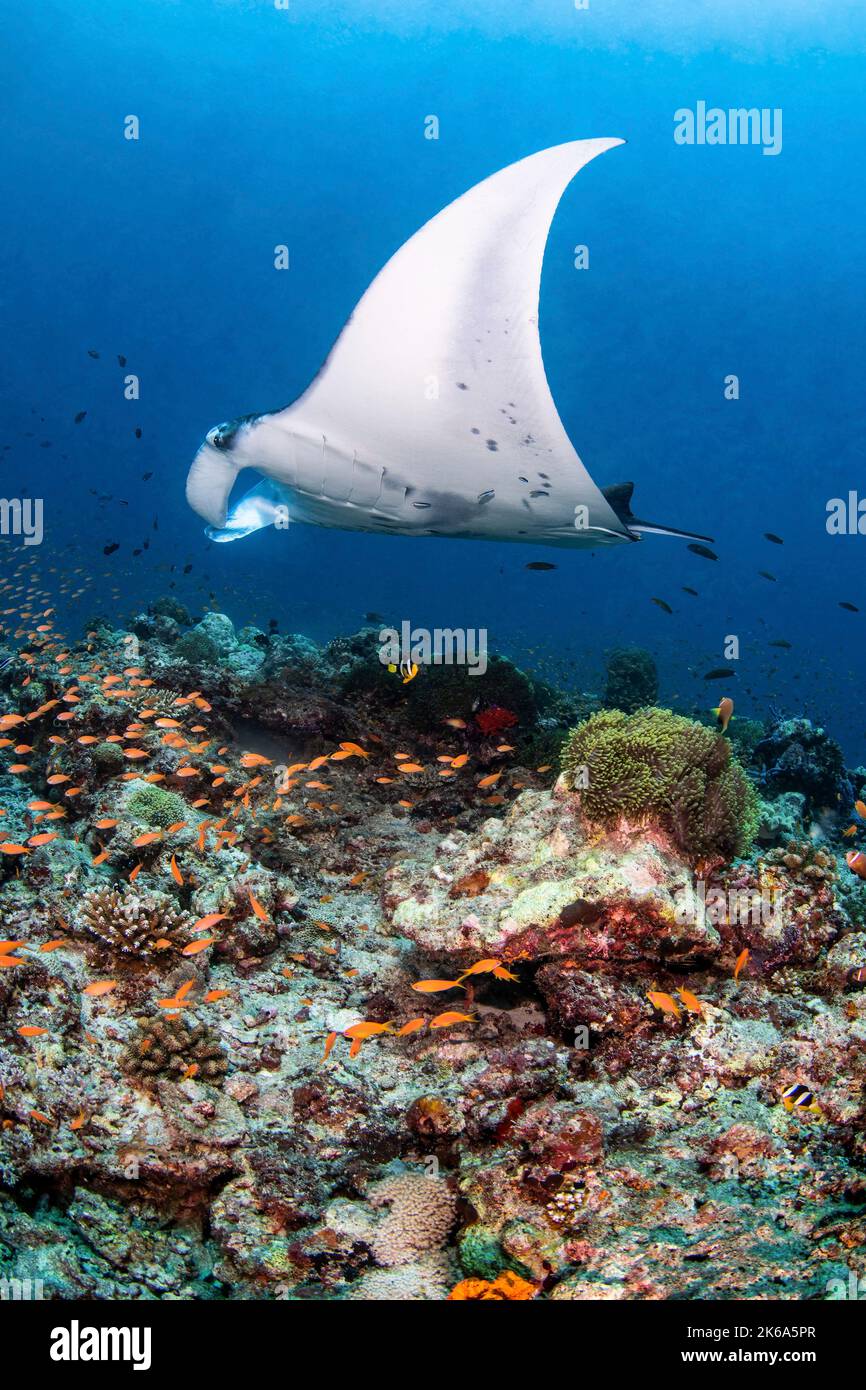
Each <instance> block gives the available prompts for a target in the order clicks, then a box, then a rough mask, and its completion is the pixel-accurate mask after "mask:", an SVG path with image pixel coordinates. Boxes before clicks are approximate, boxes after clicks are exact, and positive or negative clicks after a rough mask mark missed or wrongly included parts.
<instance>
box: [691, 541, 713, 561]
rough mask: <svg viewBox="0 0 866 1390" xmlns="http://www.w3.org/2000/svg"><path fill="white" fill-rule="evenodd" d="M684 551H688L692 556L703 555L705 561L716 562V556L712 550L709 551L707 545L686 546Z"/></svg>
mask: <svg viewBox="0 0 866 1390" xmlns="http://www.w3.org/2000/svg"><path fill="white" fill-rule="evenodd" d="M686 550H690V551H691V552H692V554H693V555H703V557H704V559H705V560H718V558H719V557H718V555H717V554H716V552H715V551H714V550H710V547H709V546H708V545H687V546H686Z"/></svg>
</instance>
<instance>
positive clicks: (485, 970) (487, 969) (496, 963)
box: [458, 959, 502, 983]
mask: <svg viewBox="0 0 866 1390" xmlns="http://www.w3.org/2000/svg"><path fill="white" fill-rule="evenodd" d="M501 964H502V961H501V960H494V959H491V960H477V961H476V962H475V964H474V965H470V967H469V969H468V970H464V971H463V974H462V975H461V976H460V979H461V980H465V979H466V977H467V975H488V974H490V975H492V974H493V972H494V970H498V969H499V967H500V965H501ZM458 983H459V981H458Z"/></svg>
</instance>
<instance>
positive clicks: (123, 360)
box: [117, 352, 126, 367]
mask: <svg viewBox="0 0 866 1390" xmlns="http://www.w3.org/2000/svg"><path fill="white" fill-rule="evenodd" d="M117 360H118V362H119V364H120V366H121V367H125V366H126V358H125V357H124V355H123V353H122V352H119V353H118V354H117Z"/></svg>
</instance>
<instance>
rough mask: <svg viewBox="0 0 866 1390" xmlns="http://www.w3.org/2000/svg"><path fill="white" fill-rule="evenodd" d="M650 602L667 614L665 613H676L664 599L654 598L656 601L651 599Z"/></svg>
mask: <svg viewBox="0 0 866 1390" xmlns="http://www.w3.org/2000/svg"><path fill="white" fill-rule="evenodd" d="M650 602H651V603H655V604H657V605H658V607H659V608H661V609H662V611H663V612H665V613H673V611H674V610H673V609H672V608H671V606H670V604H669V603H665V601H664V599H663V598H654V599H650Z"/></svg>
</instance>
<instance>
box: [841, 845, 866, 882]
mask: <svg viewBox="0 0 866 1390" xmlns="http://www.w3.org/2000/svg"><path fill="white" fill-rule="evenodd" d="M845 863H846V864H847V865H848V868H849V869H850V870H851V872H852V874H856V875H857V877H858V878H866V854H864V853H863V851H862V849H849V851H848V853H847V854H846V855H845Z"/></svg>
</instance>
